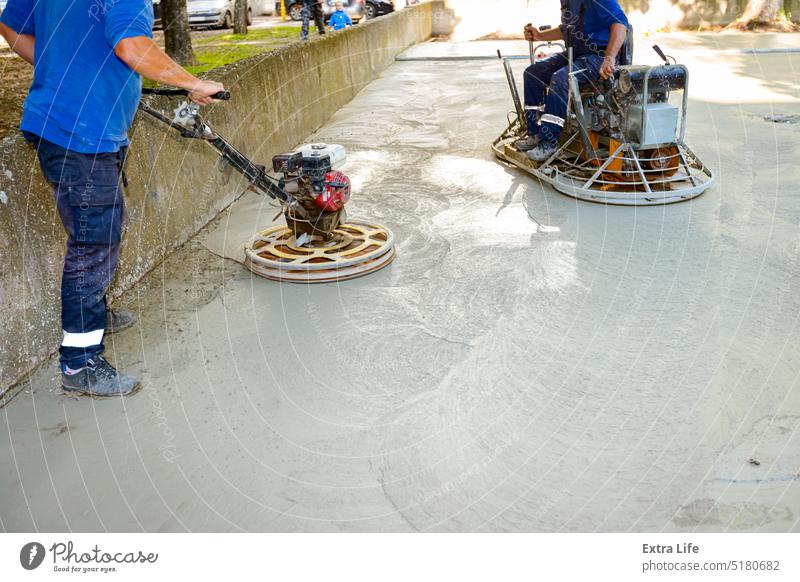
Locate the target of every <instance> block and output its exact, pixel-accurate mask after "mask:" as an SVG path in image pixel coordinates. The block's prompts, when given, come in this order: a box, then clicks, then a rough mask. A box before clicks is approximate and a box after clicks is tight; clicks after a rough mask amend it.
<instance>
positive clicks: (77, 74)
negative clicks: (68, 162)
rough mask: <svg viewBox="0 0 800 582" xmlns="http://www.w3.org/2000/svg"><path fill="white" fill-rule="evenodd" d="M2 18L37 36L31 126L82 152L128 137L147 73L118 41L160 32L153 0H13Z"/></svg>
mask: <svg viewBox="0 0 800 582" xmlns="http://www.w3.org/2000/svg"><path fill="white" fill-rule="evenodd" d="M0 21H2V22H3V24H5V25H6V26H8V27H9V28H11V29H13V30H14V31H16V32H17V33H19V34H29V35H33V36H35V37H36V44H35V48H34V57H33V61H34V69H33V84H32V85H31V89H30V92H29V93H28V98H27V99H26V100H25V107H24V111H23V115H22V124H21V129H22V130H23V131H27V132H30V133H33V134H36V135H38V136H40V137H43V138H44V139H46V140H48V141H51V142H53V143H56V144H58V145H60V146H61V147H64V148H67V149H70V150H73V151H76V152H81V153H98V152H116V151H118V150H119V149H120V147H122V146H126V145H128V129H130V126H131V123H133V117H134V115H135V114H136V107H137V105H138V102H139V99H140V98H141V93H142V80H141V77H140V76H139V75H138V74H137V73H134V72H133V71H132V70H131V69H130V68H129V67H128V65H126V64H125V63H123V62H122V61H121V60H120V59H119V58H117V56H116V55H115V54H114V47H115V46H116V45H117V43H118V42H119V41H121V40H122V39H124V38H129V37H134V36H146V37H150V38H152V35H153V32H152V31H153V4H152V1H151V0H9V2H8V5H7V6H6V8H5V10H3V13H2V15H0Z"/></svg>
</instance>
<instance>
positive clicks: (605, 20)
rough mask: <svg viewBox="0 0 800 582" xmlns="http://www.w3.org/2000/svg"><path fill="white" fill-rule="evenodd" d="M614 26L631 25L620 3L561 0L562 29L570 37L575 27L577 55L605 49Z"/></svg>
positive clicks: (592, 0)
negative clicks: (568, 33)
mask: <svg viewBox="0 0 800 582" xmlns="http://www.w3.org/2000/svg"><path fill="white" fill-rule="evenodd" d="M612 24H622V25H624V26H626V27H627V26H628V19H627V17H626V16H625V12H623V10H622V8H621V7H620V5H619V2H618V0H561V30H562V33H563V34H564V38H567V30H568V28H570V27H571V28H572V39H571V40H572V47H573V50H574V51H575V56H578V55H581V54H585V53H594V52H597V51H598V50H602V49H604V48H605V47H606V45H608V40H609V38H610V36H611V30H610V29H611V25H612Z"/></svg>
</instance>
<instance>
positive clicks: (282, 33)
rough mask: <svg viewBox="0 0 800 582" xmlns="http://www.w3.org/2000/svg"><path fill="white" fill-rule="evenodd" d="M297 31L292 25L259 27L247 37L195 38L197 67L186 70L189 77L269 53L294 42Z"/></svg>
mask: <svg viewBox="0 0 800 582" xmlns="http://www.w3.org/2000/svg"><path fill="white" fill-rule="evenodd" d="M299 38H300V31H299V29H298V28H297V27H295V26H276V27H273V28H259V29H255V30H251V31H250V32H248V33H247V34H221V35H219V36H211V37H205V38H201V39H198V41H197V42H196V43H195V53H194V54H195V57H196V58H197V64H196V65H193V66H191V67H187V70H188V71H189V72H190V73H192V74H193V75H197V74H199V73H205V72H206V71H210V70H211V69H216V68H217V67H222V66H224V65H229V64H231V63H235V62H237V61H241V60H243V59H248V58H250V57H252V56H255V55H258V54H261V53H265V52H269V51H272V50H275V49H278V48H280V47H283V46H286V45H287V44H291V43H293V42H296V41H298V40H299Z"/></svg>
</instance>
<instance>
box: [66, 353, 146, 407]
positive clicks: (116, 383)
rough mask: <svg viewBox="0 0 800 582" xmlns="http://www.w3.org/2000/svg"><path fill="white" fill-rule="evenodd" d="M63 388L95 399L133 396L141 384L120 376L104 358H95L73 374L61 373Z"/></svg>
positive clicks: (133, 379)
mask: <svg viewBox="0 0 800 582" xmlns="http://www.w3.org/2000/svg"><path fill="white" fill-rule="evenodd" d="M61 387H62V388H63V389H64V392H66V393H74V394H84V395H86V396H93V397H95V398H110V397H112V396H131V395H133V394H135V393H136V392H138V390H139V388H140V387H141V384H140V383H139V380H137V379H136V378H134V377H133V376H126V375H125V374H120V373H119V372H117V370H116V369H115V368H114V366H112V365H111V364H109V363H108V361H107V360H106V359H105V358H104V357H103V356H94V357H93V358H91V359H90V360H89V361H88V362H86V366H85V367H84V368H81V369H80V370H76V371H74V372H73V371H71V373H69V374H68V373H66V372H62V373H61Z"/></svg>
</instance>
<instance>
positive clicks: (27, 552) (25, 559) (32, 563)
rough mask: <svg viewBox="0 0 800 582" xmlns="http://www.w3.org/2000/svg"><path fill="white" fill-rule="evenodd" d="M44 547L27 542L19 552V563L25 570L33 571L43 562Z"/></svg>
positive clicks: (36, 543)
mask: <svg viewBox="0 0 800 582" xmlns="http://www.w3.org/2000/svg"><path fill="white" fill-rule="evenodd" d="M44 555H45V551H44V546H43V545H42V544H40V543H39V542H29V543H27V544H25V545H24V546H22V549H21V550H20V551H19V563H20V564H22V567H23V568H25V569H26V570H35V569H36V568H38V567H39V566H41V565H42V562H43V561H44Z"/></svg>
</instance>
